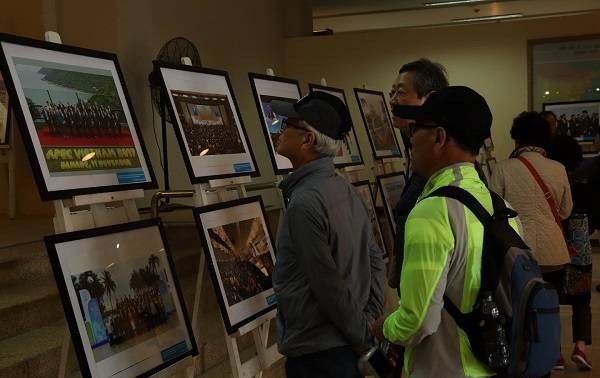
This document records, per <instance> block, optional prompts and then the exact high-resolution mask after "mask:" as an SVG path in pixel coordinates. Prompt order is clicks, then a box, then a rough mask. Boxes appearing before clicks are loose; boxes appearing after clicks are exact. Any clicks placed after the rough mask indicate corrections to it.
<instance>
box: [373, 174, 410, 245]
mask: <svg viewBox="0 0 600 378" xmlns="http://www.w3.org/2000/svg"><path fill="white" fill-rule="evenodd" d="M377 185H378V186H379V190H380V193H381V198H382V199H383V207H385V214H386V216H387V219H388V221H389V222H390V224H391V225H392V230H393V231H394V233H396V221H395V219H394V208H395V207H396V205H397V204H398V201H399V200H400V197H401V196H402V191H403V190H404V186H405V185H406V176H404V173H402V172H397V173H389V174H386V175H381V176H377Z"/></svg>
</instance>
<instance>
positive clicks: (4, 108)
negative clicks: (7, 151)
mask: <svg viewBox="0 0 600 378" xmlns="http://www.w3.org/2000/svg"><path fill="white" fill-rule="evenodd" d="M9 127H10V107H9V105H8V92H7V91H6V86H5V85H4V79H3V77H2V74H0V148H1V147H2V146H6V145H8V144H9V143H10V142H11V141H9V140H8V136H9V135H10V134H9Z"/></svg>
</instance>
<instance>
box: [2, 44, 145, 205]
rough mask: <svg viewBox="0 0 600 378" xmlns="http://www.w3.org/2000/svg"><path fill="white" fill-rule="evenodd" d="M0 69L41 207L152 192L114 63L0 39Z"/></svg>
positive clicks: (89, 53) (97, 55)
mask: <svg viewBox="0 0 600 378" xmlns="http://www.w3.org/2000/svg"><path fill="white" fill-rule="evenodd" d="M0 61H1V62H0V63H1V67H2V74H3V75H4V82H5V84H6V88H7V89H8V94H9V96H10V98H11V99H12V100H13V102H12V104H11V106H12V107H13V110H14V114H15V116H16V120H17V121H18V124H19V127H20V130H21V135H22V137H23V141H24V143H25V147H26V149H27V155H28V157H29V161H30V163H31V166H32V170H33V172H34V176H35V178H36V182H37V185H38V189H39V191H40V196H41V197H42V199H43V200H54V199H63V198H69V197H72V196H75V195H83V194H94V193H103V192H111V191H121V190H130V189H153V188H156V187H157V185H156V180H155V177H154V173H153V171H152V167H151V166H150V160H149V158H148V155H147V153H146V149H145V146H144V142H143V139H142V136H141V132H140V130H139V127H138V125H137V121H136V119H135V115H134V113H133V109H132V106H131V101H130V99H129V96H128V94H127V89H126V88H125V84H124V80H123V75H122V73H121V70H120V68H119V63H118V60H117V57H116V55H114V54H110V53H105V52H100V51H95V50H87V49H82V48H78V47H72V46H67V45H61V44H57V43H50V42H44V41H39V40H34V39H28V38H22V37H17V36H12V35H7V34H0Z"/></svg>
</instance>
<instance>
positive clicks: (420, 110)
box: [373, 86, 517, 378]
mask: <svg viewBox="0 0 600 378" xmlns="http://www.w3.org/2000/svg"><path fill="white" fill-rule="evenodd" d="M393 113H394V114H395V115H396V116H398V117H401V118H404V119H410V120H413V122H412V123H411V124H410V125H409V129H410V138H411V142H412V152H413V167H414V170H415V172H417V173H418V174H420V175H422V176H424V177H426V178H427V183H426V184H425V188H424V189H423V193H422V194H421V196H420V197H419V199H418V202H417V204H416V206H415V207H414V209H413V210H412V211H411V213H410V214H409V216H408V219H407V221H406V227H405V242H404V251H405V252H404V253H405V255H404V264H403V266H402V272H401V274H400V292H401V293H402V297H401V299H400V303H399V306H398V308H397V309H396V310H395V311H394V312H393V313H392V314H390V315H389V316H388V317H387V319H385V321H383V320H380V321H378V322H377V323H376V324H375V325H374V326H373V332H374V334H375V335H376V336H377V338H379V339H383V338H385V339H387V340H389V341H391V342H392V343H396V344H402V345H404V346H406V353H405V356H404V367H405V371H406V372H407V375H408V376H409V377H419V378H421V377H452V378H462V377H488V376H493V375H494V373H493V372H492V371H491V370H489V369H488V368H487V367H486V365H485V364H484V363H483V362H481V361H479V360H477V359H476V358H475V356H474V355H473V352H472V351H471V348H470V346H469V342H468V338H467V337H466V336H465V333H464V332H459V329H458V326H457V325H456V323H455V321H454V320H453V319H452V317H451V316H450V315H449V314H448V313H447V312H446V311H445V310H443V308H444V296H446V297H447V298H449V299H450V300H451V301H452V303H454V304H455V305H456V306H457V307H458V308H459V309H460V311H462V312H463V313H468V312H470V311H471V310H472V308H473V306H474V304H475V302H476V297H477V295H478V292H479V285H480V280H481V276H480V271H481V255H482V248H483V225H482V224H481V223H480V222H479V221H478V220H477V218H476V217H475V216H474V214H473V213H471V211H470V210H468V209H467V208H466V207H465V206H464V205H463V204H462V203H461V202H458V201H457V200H455V199H450V198H446V197H435V196H432V197H429V195H430V194H431V193H433V192H434V191H435V190H436V189H438V188H441V187H444V186H449V185H450V186H458V187H460V188H462V189H465V190H466V191H468V192H469V193H471V194H472V195H473V196H474V197H475V198H476V199H477V200H478V201H479V202H480V203H481V204H482V205H483V207H485V208H486V210H487V211H489V212H490V213H491V212H492V211H493V210H492V208H493V206H492V200H491V196H490V192H489V190H488V189H487V187H486V186H485V184H484V183H483V182H482V181H481V179H480V177H479V175H478V174H477V171H476V170H475V167H474V163H475V158H476V156H477V153H478V151H479V149H480V148H481V145H482V144H483V141H484V139H486V138H487V137H489V135H490V127H491V125H492V114H491V112H490V109H489V107H488V105H487V103H486V101H485V99H484V98H483V97H482V96H480V95H479V94H478V93H477V92H475V91H474V90H472V89H470V88H467V87H461V86H451V87H447V88H444V89H441V90H439V91H437V92H435V93H432V94H431V95H430V96H429V97H428V98H427V100H426V101H425V103H424V104H423V105H421V106H400V105H398V106H395V107H394V108H393ZM511 225H512V226H513V227H514V228H516V227H517V225H516V221H515V220H511ZM432 361H435V363H432Z"/></svg>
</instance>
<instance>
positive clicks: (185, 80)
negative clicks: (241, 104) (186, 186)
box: [154, 61, 259, 184]
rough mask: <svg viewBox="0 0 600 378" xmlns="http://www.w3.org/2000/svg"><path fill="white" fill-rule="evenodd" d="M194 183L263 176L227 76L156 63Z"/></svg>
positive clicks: (189, 67)
mask: <svg viewBox="0 0 600 378" xmlns="http://www.w3.org/2000/svg"><path fill="white" fill-rule="evenodd" d="M154 66H155V70H156V71H157V72H159V73H160V78H161V82H162V87H163V93H166V94H167V97H168V101H167V106H168V109H169V112H170V114H171V119H173V120H176V124H175V125H174V127H175V134H176V135H177V140H178V142H179V146H180V148H181V152H182V155H183V158H184V159H183V160H184V162H185V165H186V168H187V171H188V175H189V177H190V180H191V182H192V183H194V184H197V183H201V182H206V181H208V180H209V179H218V178H227V177H235V176H244V175H251V176H258V174H259V171H258V167H257V165H256V160H255V158H254V154H253V152H252V148H251V146H250V143H249V139H248V135H247V133H246V129H245V128H244V123H243V121H242V116H241V113H240V111H239V109H238V105H237V101H236V99H235V95H234V93H233V88H232V86H231V82H230V81H229V75H228V74H227V72H226V71H220V70H213V69H207V68H199V67H193V66H187V65H180V64H179V65H178V64H170V63H165V62H160V61H155V62H154Z"/></svg>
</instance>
